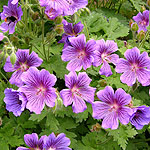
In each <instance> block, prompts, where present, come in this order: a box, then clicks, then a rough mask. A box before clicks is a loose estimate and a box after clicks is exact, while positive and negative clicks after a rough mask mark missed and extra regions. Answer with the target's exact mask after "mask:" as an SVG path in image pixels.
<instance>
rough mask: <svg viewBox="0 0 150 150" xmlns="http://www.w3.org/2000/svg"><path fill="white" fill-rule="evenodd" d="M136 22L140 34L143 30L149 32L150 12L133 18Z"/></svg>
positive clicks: (144, 12)
mask: <svg viewBox="0 0 150 150" xmlns="http://www.w3.org/2000/svg"><path fill="white" fill-rule="evenodd" d="M133 19H134V21H136V23H137V24H138V26H139V29H138V33H139V32H140V31H141V30H143V31H144V32H146V31H147V27H148V26H149V11H148V10H145V11H143V13H141V12H139V13H138V14H137V15H136V16H134V17H133Z"/></svg>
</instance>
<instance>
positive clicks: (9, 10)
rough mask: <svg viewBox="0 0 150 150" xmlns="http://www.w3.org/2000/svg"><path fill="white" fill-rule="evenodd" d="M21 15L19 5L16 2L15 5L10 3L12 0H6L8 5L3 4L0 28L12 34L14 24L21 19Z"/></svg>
mask: <svg viewBox="0 0 150 150" xmlns="http://www.w3.org/2000/svg"><path fill="white" fill-rule="evenodd" d="M22 15H23V12H22V9H21V6H20V7H18V3H16V4H15V5H13V4H12V0H9V1H8V6H3V12H2V13H1V19H2V20H4V21H5V22H3V23H2V24H1V26H0V30H2V31H3V32H7V31H8V30H9V34H13V33H14V32H15V26H16V24H17V22H18V21H20V20H21V16H22Z"/></svg>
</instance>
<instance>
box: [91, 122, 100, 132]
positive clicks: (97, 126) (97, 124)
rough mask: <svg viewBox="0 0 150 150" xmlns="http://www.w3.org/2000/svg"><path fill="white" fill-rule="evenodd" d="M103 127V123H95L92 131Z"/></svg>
mask: <svg viewBox="0 0 150 150" xmlns="http://www.w3.org/2000/svg"><path fill="white" fill-rule="evenodd" d="M100 129H101V125H100V124H99V123H96V124H95V125H93V126H92V129H91V132H94V131H97V132H98V131H100Z"/></svg>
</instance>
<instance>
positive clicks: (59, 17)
mask: <svg viewBox="0 0 150 150" xmlns="http://www.w3.org/2000/svg"><path fill="white" fill-rule="evenodd" d="M62 20H63V16H62V15H61V16H58V17H56V18H55V20H54V21H55V24H61V23H62Z"/></svg>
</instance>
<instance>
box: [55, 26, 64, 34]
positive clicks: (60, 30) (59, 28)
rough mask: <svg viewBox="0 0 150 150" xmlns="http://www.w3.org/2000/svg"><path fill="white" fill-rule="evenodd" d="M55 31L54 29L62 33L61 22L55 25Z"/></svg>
mask: <svg viewBox="0 0 150 150" xmlns="http://www.w3.org/2000/svg"><path fill="white" fill-rule="evenodd" d="M55 31H56V32H57V33H58V34H61V33H63V31H64V28H63V24H59V25H56V27H55Z"/></svg>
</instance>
